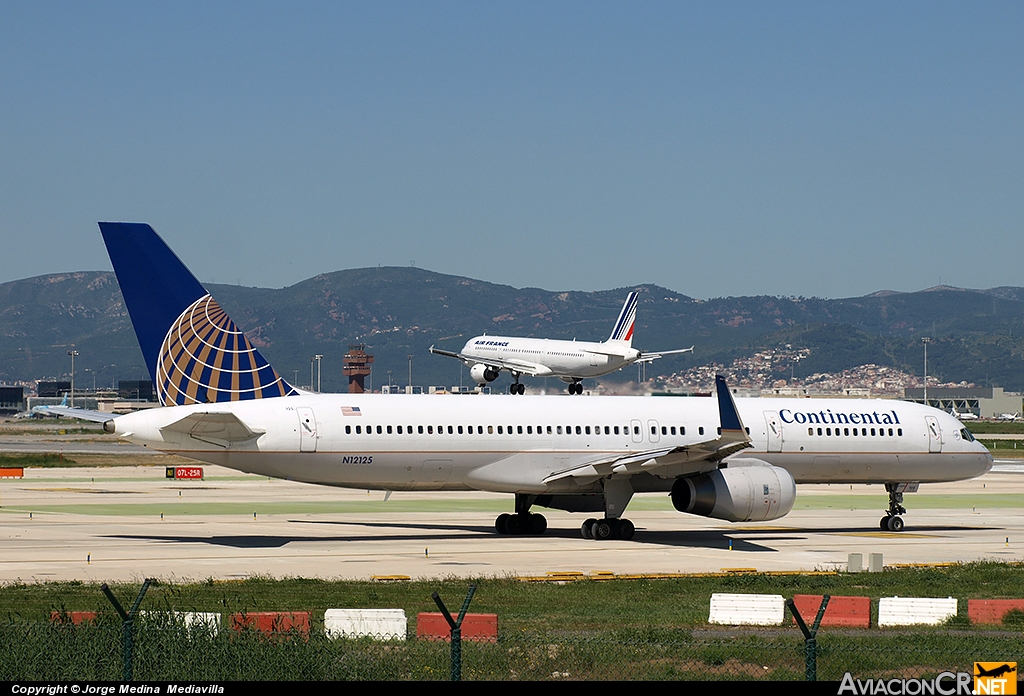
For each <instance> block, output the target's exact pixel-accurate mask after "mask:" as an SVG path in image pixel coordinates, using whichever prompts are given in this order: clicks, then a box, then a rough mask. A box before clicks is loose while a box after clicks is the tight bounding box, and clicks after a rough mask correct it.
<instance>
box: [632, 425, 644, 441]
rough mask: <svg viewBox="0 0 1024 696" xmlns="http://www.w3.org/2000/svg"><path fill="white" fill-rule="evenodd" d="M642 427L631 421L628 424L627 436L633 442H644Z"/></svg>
mask: <svg viewBox="0 0 1024 696" xmlns="http://www.w3.org/2000/svg"><path fill="white" fill-rule="evenodd" d="M643 428H644V426H643V424H642V423H641V422H640V421H638V420H631V421H630V422H629V434H630V436H631V437H632V438H633V442H643V441H644V430H643Z"/></svg>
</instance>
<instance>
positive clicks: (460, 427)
mask: <svg viewBox="0 0 1024 696" xmlns="http://www.w3.org/2000/svg"><path fill="white" fill-rule="evenodd" d="M461 434H462V426H461V425H460V426H459V435H461Z"/></svg>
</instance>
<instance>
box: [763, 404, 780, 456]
mask: <svg viewBox="0 0 1024 696" xmlns="http://www.w3.org/2000/svg"><path fill="white" fill-rule="evenodd" d="M764 423H765V425H766V426H767V428H766V431H767V433H768V451H769V452H781V451H782V422H781V421H780V420H779V414H778V413H776V412H775V411H765V412H764Z"/></svg>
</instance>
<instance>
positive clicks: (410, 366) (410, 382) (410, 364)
mask: <svg viewBox="0 0 1024 696" xmlns="http://www.w3.org/2000/svg"><path fill="white" fill-rule="evenodd" d="M406 357H407V358H409V393H410V394H412V353H409V354H408V355H407V356H406Z"/></svg>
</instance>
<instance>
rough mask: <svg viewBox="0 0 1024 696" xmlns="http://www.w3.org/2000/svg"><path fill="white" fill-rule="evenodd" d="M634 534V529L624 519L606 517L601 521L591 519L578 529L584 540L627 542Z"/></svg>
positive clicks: (631, 524)
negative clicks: (619, 540) (617, 540)
mask: <svg viewBox="0 0 1024 696" xmlns="http://www.w3.org/2000/svg"><path fill="white" fill-rule="evenodd" d="M635 532H636V527H635V526H633V523H632V522H630V521H629V520H627V519H625V518H619V519H617V520H616V519H610V518H607V517H606V518H605V519H603V520H595V519H593V518H591V519H589V520H587V521H586V522H584V523H583V526H581V527H580V534H582V535H583V538H584V539H598V540H604V539H622V540H623V541H629V540H630V539H632V538H633V534H634V533H635Z"/></svg>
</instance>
